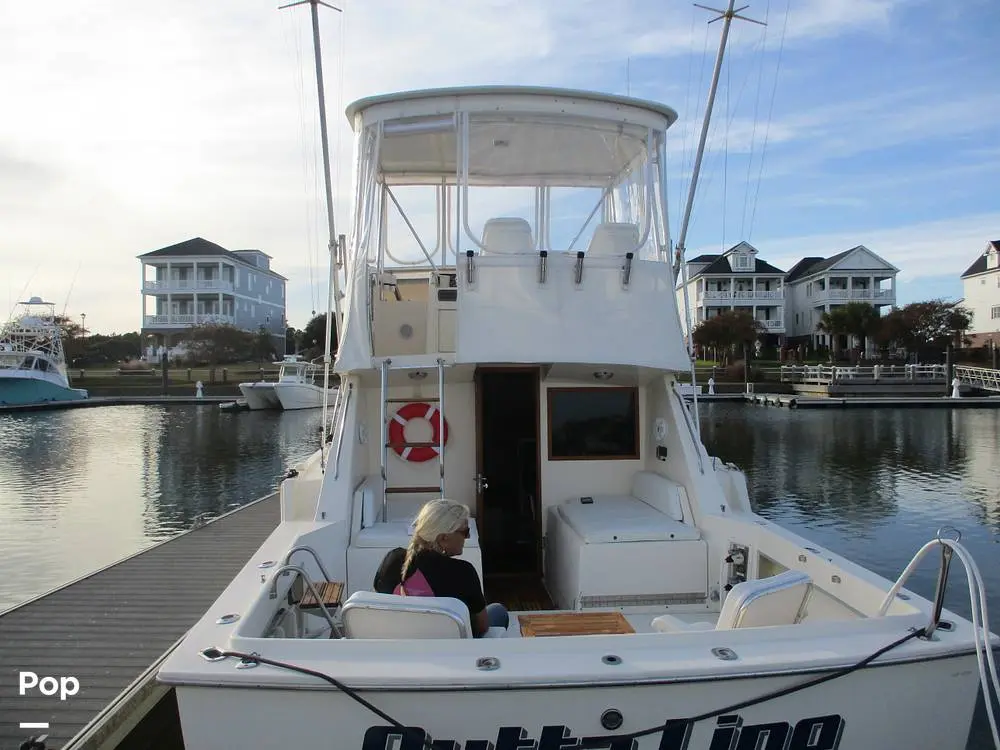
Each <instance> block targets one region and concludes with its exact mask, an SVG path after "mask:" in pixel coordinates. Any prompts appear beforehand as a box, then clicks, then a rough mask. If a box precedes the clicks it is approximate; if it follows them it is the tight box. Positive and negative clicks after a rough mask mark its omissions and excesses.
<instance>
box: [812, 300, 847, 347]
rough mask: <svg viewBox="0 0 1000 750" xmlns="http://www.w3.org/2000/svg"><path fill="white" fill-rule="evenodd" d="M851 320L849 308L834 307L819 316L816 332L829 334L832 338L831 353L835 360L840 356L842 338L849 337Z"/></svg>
mask: <svg viewBox="0 0 1000 750" xmlns="http://www.w3.org/2000/svg"><path fill="white" fill-rule="evenodd" d="M849 325H850V320H849V318H848V316H847V306H846V305H841V306H839V307H832V308H830V309H829V310H827V311H826V312H824V313H823V314H822V315H820V316H819V322H818V323H817V324H816V330H817V331H821V332H822V333H825V334H827V335H828V336H829V337H830V342H831V347H830V349H831V353H832V355H833V358H834V359H838V358H839V355H840V337H841V336H847V335H848V334H849V333H850V331H849V330H848V326H849Z"/></svg>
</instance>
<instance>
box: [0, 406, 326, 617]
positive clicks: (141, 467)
mask: <svg viewBox="0 0 1000 750" xmlns="http://www.w3.org/2000/svg"><path fill="white" fill-rule="evenodd" d="M321 419H322V410H320V409H309V410H304V411H294V412H244V413H237V414H230V413H225V412H222V411H220V410H219V409H218V407H216V406H214V405H207V404H206V405H204V406H115V407H99V408H92V409H69V410H66V411H52V412H38V413H33V414H32V413H29V414H11V415H4V416H0V550H2V555H0V611H2V610H3V609H5V608H7V607H8V606H12V605H14V604H17V603H18V602H20V601H23V600H25V599H27V598H30V597H31V596H34V595H37V594H40V593H42V592H44V591H47V590H49V589H51V588H53V587H54V586H58V585H60V584H62V583H65V582H67V581H69V580H72V579H74V578H76V577H78V576H81V575H84V574H86V573H89V572H91V571H93V570H95V569H97V568H99V567H103V566H105V565H108V564H110V563H112V562H114V561H116V560H119V559H121V558H122V557H125V556H127V555H130V554H133V553H135V552H137V551H139V550H140V549H143V548H145V547H147V546H149V545H150V544H152V543H154V542H158V541H161V540H163V539H167V538H169V537H171V536H173V535H174V534H176V533H178V532H179V531H183V530H185V529H188V528H190V527H191V525H192V523H193V521H194V520H195V519H196V518H197V517H198V516H204V517H205V518H210V517H213V516H217V515H219V514H221V513H224V512H226V511H228V510H230V509H232V508H234V507H237V506H239V505H242V504H244V503H247V502H249V501H251V500H256V499H257V498H259V497H261V496H263V495H265V494H267V493H268V492H271V491H273V490H274V489H275V488H276V487H277V486H278V482H279V480H280V477H281V475H282V474H284V472H285V471H286V470H287V469H288V467H289V466H291V465H292V464H294V463H296V462H298V461H300V460H301V459H303V458H305V457H306V456H308V455H309V454H310V453H312V452H313V451H314V450H315V449H316V448H317V447H318V445H319V425H320V421H321Z"/></svg>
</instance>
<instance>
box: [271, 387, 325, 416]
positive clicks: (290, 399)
mask: <svg viewBox="0 0 1000 750" xmlns="http://www.w3.org/2000/svg"><path fill="white" fill-rule="evenodd" d="M274 392H275V394H276V395H277V397H278V400H279V401H280V402H281V408H282V409H285V410H286V411H291V410H294V409H318V408H319V407H321V406H322V405H323V394H324V392H325V389H323V388H321V387H319V386H318V385H312V384H310V383H275V388H274Z"/></svg>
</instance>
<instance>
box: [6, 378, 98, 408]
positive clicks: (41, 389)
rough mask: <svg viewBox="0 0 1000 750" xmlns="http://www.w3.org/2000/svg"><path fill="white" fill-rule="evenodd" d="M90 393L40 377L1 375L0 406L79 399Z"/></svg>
mask: <svg viewBox="0 0 1000 750" xmlns="http://www.w3.org/2000/svg"><path fill="white" fill-rule="evenodd" d="M88 395H89V394H88V393H87V391H85V390H83V389H82V388H67V387H65V386H61V385H58V384H56V383H53V382H51V381H49V380H43V379H40V378H24V377H15V378H8V377H0V406H26V405H28V404H44V403H51V402H61V401H79V400H81V399H85V398H87V397H88Z"/></svg>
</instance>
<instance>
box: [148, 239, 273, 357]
mask: <svg viewBox="0 0 1000 750" xmlns="http://www.w3.org/2000/svg"><path fill="white" fill-rule="evenodd" d="M138 258H139V261H140V262H141V264H142V276H141V287H140V289H141V296H142V340H143V342H145V344H146V355H147V358H153V356H154V355H155V354H156V352H158V351H159V347H160V346H164V347H166V349H167V351H168V352H169V351H170V350H171V349H172V348H173V347H174V346H176V345H177V344H178V343H179V342H180V340H181V339H182V338H183V334H184V333H185V331H186V330H187V329H189V328H191V327H192V326H196V325H201V324H204V323H228V324H229V325H232V326H235V327H237V328H240V329H242V330H245V331H251V332H256V331H259V330H260V329H261V328H262V327H263V328H264V329H265V330H266V331H267V332H268V333H270V334H271V338H272V341H273V342H274V348H275V350H276V351H277V352H278V353H280V354H283V353H284V351H285V330H286V318H285V282H286V281H287V279H286V278H285V277H284V276H282V275H281V274H279V273H276V272H275V271H273V270H272V269H271V256H270V255H268V254H267V253H264V252H261V251H260V250H226V249H225V248H224V247H222V246H221V245H216V244H215V243H214V242H209V241H208V240H205V239H202V238H201V237H195V238H194V239H190V240H186V241H184V242H180V243H178V244H176V245H170V246H169V247H164V248H160V249H159V250H153V251H151V252H148V253H144V254H143V255H140V256H138Z"/></svg>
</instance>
